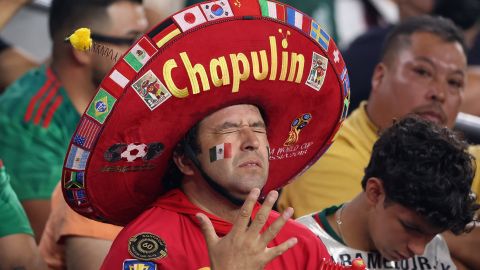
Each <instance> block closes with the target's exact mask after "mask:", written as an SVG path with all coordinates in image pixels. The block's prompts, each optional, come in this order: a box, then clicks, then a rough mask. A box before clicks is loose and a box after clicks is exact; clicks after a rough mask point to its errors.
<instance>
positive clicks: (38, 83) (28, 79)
mask: <svg viewBox="0 0 480 270" xmlns="http://www.w3.org/2000/svg"><path fill="white" fill-rule="evenodd" d="M45 69H46V68H45V67H44V66H41V67H38V68H34V69H31V70H30V71H28V72H26V73H25V74H24V75H23V76H22V77H20V78H19V79H18V80H16V81H15V82H14V83H12V84H11V85H10V86H9V87H7V88H6V90H5V92H4V93H3V94H2V95H0V114H2V112H8V115H9V118H8V119H10V120H12V121H17V120H18V119H25V120H27V117H28V116H30V115H31V118H32V119H33V118H34V117H35V113H36V112H37V111H38V110H39V109H40V107H41V106H40V105H39V104H37V103H41V102H42V101H43V100H44V99H45V97H48V94H47V93H46V92H48V91H49V90H51V88H52V87H54V86H53V85H49V82H48V80H47V77H46V71H45ZM44 103H46V104H47V105H48V104H49V103H48V102H45V101H44Z"/></svg>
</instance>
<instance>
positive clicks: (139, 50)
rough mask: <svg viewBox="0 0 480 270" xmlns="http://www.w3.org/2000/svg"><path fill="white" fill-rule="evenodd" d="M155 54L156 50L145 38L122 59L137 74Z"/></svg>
mask: <svg viewBox="0 0 480 270" xmlns="http://www.w3.org/2000/svg"><path fill="white" fill-rule="evenodd" d="M155 53H157V49H155V47H154V46H153V45H152V44H151V43H150V41H148V40H147V38H145V37H143V38H142V39H140V40H139V41H138V43H137V44H135V46H133V48H132V49H131V50H130V51H129V52H128V54H127V55H126V56H125V57H124V59H125V62H127V63H128V64H129V65H130V66H131V67H132V68H133V69H134V70H135V71H136V72H138V71H140V69H141V68H142V67H143V66H144V65H145V64H146V63H147V61H148V60H150V58H152V56H153V55H154V54H155Z"/></svg>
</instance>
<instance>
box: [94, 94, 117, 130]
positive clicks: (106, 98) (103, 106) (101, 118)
mask: <svg viewBox="0 0 480 270" xmlns="http://www.w3.org/2000/svg"><path fill="white" fill-rule="evenodd" d="M116 101H117V100H116V99H115V98H114V97H113V96H112V95H110V93H108V92H107V91H105V90H103V89H102V88H100V90H99V91H98V93H97V95H96V96H95V98H94V99H93V101H92V103H90V106H89V107H88V110H87V115H89V116H90V117H92V118H93V119H95V120H97V122H99V123H100V124H103V123H104V122H105V119H106V118H107V116H108V115H109V114H110V112H111V111H112V108H113V105H114V104H115V102H116Z"/></svg>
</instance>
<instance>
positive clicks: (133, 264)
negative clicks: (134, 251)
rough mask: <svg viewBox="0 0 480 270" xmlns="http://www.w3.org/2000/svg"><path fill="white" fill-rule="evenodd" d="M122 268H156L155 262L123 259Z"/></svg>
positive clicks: (137, 269)
mask: <svg viewBox="0 0 480 270" xmlns="http://www.w3.org/2000/svg"><path fill="white" fill-rule="evenodd" d="M122 269H123V270H157V264H156V263H155V262H149V261H141V260H125V261H124V262H123V268H122Z"/></svg>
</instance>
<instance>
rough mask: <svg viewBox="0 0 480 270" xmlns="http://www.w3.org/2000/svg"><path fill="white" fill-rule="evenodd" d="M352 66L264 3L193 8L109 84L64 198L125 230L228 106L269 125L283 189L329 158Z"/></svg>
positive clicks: (75, 144) (93, 106) (306, 21)
mask: <svg viewBox="0 0 480 270" xmlns="http://www.w3.org/2000/svg"><path fill="white" fill-rule="evenodd" d="M348 100H349V82H348V75H347V70H346V68H345V63H344V62H343V59H342V57H341V55H340V53H339V50H338V49H337V47H336V45H335V43H334V42H333V40H332V39H331V38H330V37H329V36H328V34H327V33H326V32H325V31H324V30H323V29H322V28H321V27H320V25H318V24H317V23H316V22H315V21H313V20H312V19H311V18H309V17H308V16H307V15H305V14H303V13H301V12H299V11H298V10H295V9H294V8H291V7H289V6H287V5H284V4H280V3H277V2H273V1H265V0H230V1H227V0H221V1H210V2H204V3H201V4H198V5H195V6H191V7H188V8H186V9H184V10H183V11H180V12H178V13H177V14H175V15H173V16H172V17H170V18H168V19H167V20H165V21H163V22H162V23H160V24H159V25H157V26H156V27H154V28H153V29H152V30H151V31H149V32H148V33H147V34H146V35H144V36H143V37H141V38H140V39H139V40H138V41H137V42H136V44H134V45H133V46H132V47H131V48H130V49H129V51H127V52H126V53H125V55H124V56H123V57H122V58H121V60H120V61H118V62H117V63H116V64H115V66H114V67H113V69H112V70H111V71H110V73H109V74H108V76H106V77H105V79H104V80H103V81H102V83H101V85H100V87H99V89H98V92H97V94H96V96H95V97H94V98H93V100H92V102H91V103H90V105H89V107H88V108H87V110H86V112H85V114H84V115H83V116H82V118H81V120H80V122H79V125H78V127H77V130H76V132H75V134H74V136H73V138H72V141H71V143H70V147H69V150H68V154H67V157H66V159H65V164H64V171H63V176H62V186H63V192H64V196H65V198H66V200H67V202H68V204H69V205H70V206H71V207H72V208H73V209H74V210H76V211H77V212H79V213H81V214H83V215H85V216H87V217H90V218H94V219H98V220H103V221H106V222H109V223H113V224H119V225H124V224H126V223H128V222H129V221H130V220H132V219H133V218H134V217H136V216H137V215H138V214H140V213H141V212H142V211H143V210H144V209H146V208H147V207H148V206H149V205H150V204H151V203H152V202H153V201H154V200H155V199H156V198H157V197H158V196H160V195H161V194H162V193H163V192H164V191H165V190H164V186H163V184H162V178H163V176H164V175H165V171H166V169H167V166H168V165H169V163H170V160H171V157H172V152H173V149H174V147H175V146H176V144H177V143H178V142H179V141H180V139H181V138H182V137H183V136H184V134H185V133H186V132H187V131H188V130H189V129H190V128H191V127H192V126H193V125H194V124H195V123H197V122H198V121H200V120H201V119H203V118H204V117H205V116H207V115H208V114H210V113H212V112H214V111H216V110H218V109H220V108H222V107H226V106H229V105H234V104H246V103H248V104H255V105H257V106H259V107H261V108H262V109H263V111H264V112H265V115H266V117H267V119H268V121H269V122H268V134H269V143H270V171H269V178H268V181H267V184H266V186H265V188H264V190H263V191H264V192H267V191H269V190H272V189H276V188H280V187H282V186H283V185H285V184H287V182H288V181H289V180H290V179H293V178H294V177H295V176H297V175H298V174H300V173H302V172H303V171H304V170H306V169H307V168H308V167H309V166H310V165H311V164H313V163H314V162H315V161H316V160H318V158H319V157H320V156H321V155H322V154H323V153H324V152H325V151H326V149H328V147H329V146H330V144H331V143H332V140H333V137H334V135H335V134H336V132H337V130H338V128H339V127H340V124H341V121H342V120H343V119H344V118H345V116H346V112H347V109H348Z"/></svg>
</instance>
